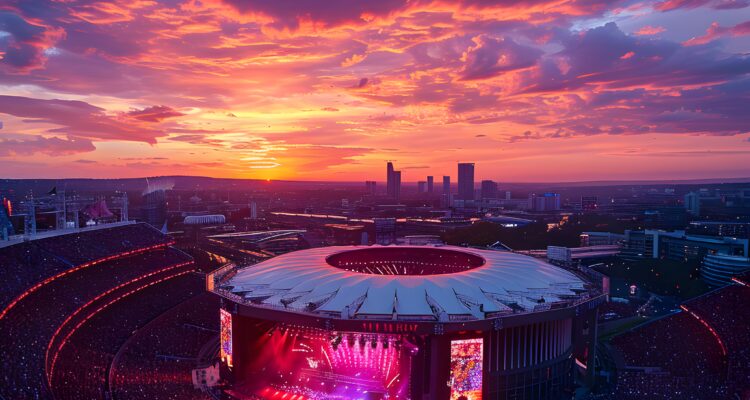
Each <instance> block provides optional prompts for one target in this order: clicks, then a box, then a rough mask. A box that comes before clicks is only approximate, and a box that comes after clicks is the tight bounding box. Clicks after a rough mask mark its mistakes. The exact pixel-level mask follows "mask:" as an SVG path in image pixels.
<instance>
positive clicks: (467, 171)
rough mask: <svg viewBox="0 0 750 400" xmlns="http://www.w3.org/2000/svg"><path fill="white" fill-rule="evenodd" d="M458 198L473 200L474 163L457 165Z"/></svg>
mask: <svg viewBox="0 0 750 400" xmlns="http://www.w3.org/2000/svg"><path fill="white" fill-rule="evenodd" d="M458 198H459V199H461V200H474V163H459V164H458Z"/></svg>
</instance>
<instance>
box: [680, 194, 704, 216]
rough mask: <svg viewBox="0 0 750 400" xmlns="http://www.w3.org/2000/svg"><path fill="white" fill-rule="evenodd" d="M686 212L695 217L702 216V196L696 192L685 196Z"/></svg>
mask: <svg viewBox="0 0 750 400" xmlns="http://www.w3.org/2000/svg"><path fill="white" fill-rule="evenodd" d="M684 204H685V210H687V212H688V213H690V214H691V215H693V216H699V215H701V200H700V195H699V194H698V193H696V192H690V193H688V194H686V195H685V203H684Z"/></svg>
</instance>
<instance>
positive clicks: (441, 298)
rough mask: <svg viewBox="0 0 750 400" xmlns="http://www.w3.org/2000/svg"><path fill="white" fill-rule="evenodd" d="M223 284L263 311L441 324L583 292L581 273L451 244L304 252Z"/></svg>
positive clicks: (243, 272) (243, 271)
mask: <svg viewBox="0 0 750 400" xmlns="http://www.w3.org/2000/svg"><path fill="white" fill-rule="evenodd" d="M426 270H429V271H432V272H437V273H433V274H424V273H425V271H426ZM223 287H225V288H227V289H229V290H230V291H231V292H233V293H235V294H236V295H239V296H241V297H243V298H244V299H245V301H246V302H248V303H251V304H252V305H255V306H261V307H264V306H265V307H271V308H277V309H286V310H289V311H304V312H309V313H315V314H321V315H325V316H330V317H339V318H342V319H343V318H346V319H350V318H355V319H357V318H361V319H387V320H392V319H399V320H403V319H406V320H408V319H411V320H439V321H456V320H471V319H483V318H488V317H489V316H490V315H501V314H504V313H513V312H516V313H517V312H531V311H534V310H539V309H544V308H545V307H546V308H549V306H550V305H551V303H555V302H570V301H574V300H575V299H577V298H579V297H580V296H581V295H582V294H584V293H585V292H586V290H585V289H584V282H583V281H582V280H581V279H579V278H578V277H577V276H576V275H574V274H572V273H570V272H568V271H566V270H564V269H561V268H558V267H555V266H552V265H550V264H547V263H545V262H543V261H540V260H537V259H534V258H531V257H527V256H523V255H520V254H514V253H510V252H501V251H491V250H475V249H466V248H462V247H453V246H440V247H425V246H387V247H383V246H371V247H367V246H341V247H324V248H315V249H309V250H302V251H297V252H292V253H288V254H284V255H281V256H278V257H275V258H272V259H270V260H267V261H263V262H261V263H259V264H256V265H252V266H249V267H245V268H243V269H240V270H239V271H238V273H237V274H236V275H235V276H234V277H232V278H231V279H230V280H229V281H228V282H226V283H225V284H224V285H223Z"/></svg>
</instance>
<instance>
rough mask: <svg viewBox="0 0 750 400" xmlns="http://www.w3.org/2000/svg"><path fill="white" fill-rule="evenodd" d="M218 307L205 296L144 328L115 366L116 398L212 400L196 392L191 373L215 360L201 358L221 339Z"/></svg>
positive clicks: (114, 396)
mask: <svg viewBox="0 0 750 400" xmlns="http://www.w3.org/2000/svg"><path fill="white" fill-rule="evenodd" d="M218 308H219V304H218V299H217V298H216V297H215V296H213V295H211V294H208V293H205V294H202V295H200V296H197V297H194V298H192V299H190V300H188V301H186V302H184V303H182V304H181V305H179V306H178V307H175V308H174V309H172V310H170V311H169V312H167V313H165V314H164V315H162V316H160V317H159V318H158V319H156V320H154V321H152V322H150V323H149V324H148V325H146V326H145V327H143V328H142V329H140V330H139V331H138V332H137V333H136V334H135V335H134V336H133V338H132V339H131V340H130V341H129V342H128V343H127V345H126V346H125V347H124V348H123V350H122V352H121V355H120V356H119V357H118V359H117V361H116V363H115V364H114V365H113V369H114V371H113V375H114V379H113V382H112V392H113V398H114V399H117V400H135V399H157V398H158V399H186V400H189V399H206V398H209V397H207V395H206V394H204V393H203V392H201V391H200V390H196V389H194V388H193V385H192V381H191V371H192V369H193V368H195V367H196V366H197V365H198V364H200V363H201V361H213V360H212V359H209V360H200V359H199V358H200V357H199V353H200V350H201V349H202V348H204V346H206V345H207V344H210V343H212V342H213V341H217V340H218V333H219V332H218V328H219V315H218V311H217V310H218ZM214 348H215V349H218V347H217V346H214ZM212 356H213V357H216V356H217V354H215V353H214V354H213V355H212Z"/></svg>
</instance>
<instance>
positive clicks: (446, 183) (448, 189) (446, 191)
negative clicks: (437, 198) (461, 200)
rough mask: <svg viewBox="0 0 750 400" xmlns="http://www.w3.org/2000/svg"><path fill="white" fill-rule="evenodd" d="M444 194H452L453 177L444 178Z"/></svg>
mask: <svg viewBox="0 0 750 400" xmlns="http://www.w3.org/2000/svg"><path fill="white" fill-rule="evenodd" d="M443 194H447V195H450V194H451V177H450V176H445V175H444V176H443Z"/></svg>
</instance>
